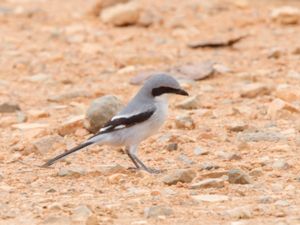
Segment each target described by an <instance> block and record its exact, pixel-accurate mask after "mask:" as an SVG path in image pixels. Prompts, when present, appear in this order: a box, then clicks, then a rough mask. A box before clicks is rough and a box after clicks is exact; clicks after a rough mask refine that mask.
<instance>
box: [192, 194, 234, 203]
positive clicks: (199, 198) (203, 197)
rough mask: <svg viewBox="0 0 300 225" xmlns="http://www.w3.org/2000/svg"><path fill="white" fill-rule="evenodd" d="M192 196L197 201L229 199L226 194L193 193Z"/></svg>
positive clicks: (222, 200)
mask: <svg viewBox="0 0 300 225" xmlns="http://www.w3.org/2000/svg"><path fill="white" fill-rule="evenodd" d="M191 197H192V199H194V200H195V201H197V202H224V201H228V199H229V198H228V196H226V195H193V196H191Z"/></svg>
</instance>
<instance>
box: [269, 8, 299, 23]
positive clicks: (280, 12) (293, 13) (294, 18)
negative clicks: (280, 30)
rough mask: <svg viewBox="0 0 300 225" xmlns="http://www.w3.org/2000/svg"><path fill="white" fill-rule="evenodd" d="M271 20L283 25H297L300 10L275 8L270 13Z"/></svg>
mask: <svg viewBox="0 0 300 225" xmlns="http://www.w3.org/2000/svg"><path fill="white" fill-rule="evenodd" d="M271 18H272V20H274V21H276V22H278V23H280V24H283V25H288V24H298V23H299V22H300V9H299V8H296V7H292V6H282V7H279V8H275V9H273V10H272V12H271Z"/></svg>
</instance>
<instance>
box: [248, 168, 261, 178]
mask: <svg viewBox="0 0 300 225" xmlns="http://www.w3.org/2000/svg"><path fill="white" fill-rule="evenodd" d="M249 175H250V176H253V177H260V176H262V175H263V171H262V170H261V169H260V168H255V169H253V170H251V172H250V173H249Z"/></svg>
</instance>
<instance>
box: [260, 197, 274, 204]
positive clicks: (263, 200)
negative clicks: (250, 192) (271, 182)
mask: <svg viewBox="0 0 300 225" xmlns="http://www.w3.org/2000/svg"><path fill="white" fill-rule="evenodd" d="M258 201H259V203H262V204H269V203H272V202H273V201H274V199H273V198H272V197H270V196H265V195H263V196H260V197H259V200H258Z"/></svg>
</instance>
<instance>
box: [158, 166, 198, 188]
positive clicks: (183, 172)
mask: <svg viewBox="0 0 300 225" xmlns="http://www.w3.org/2000/svg"><path fill="white" fill-rule="evenodd" d="M195 177H196V172H195V171H193V170H190V169H178V170H175V171H173V172H172V173H170V174H168V175H166V176H164V177H163V182H164V183H165V184H168V185H173V184H177V183H178V182H181V183H190V182H191V181H192V180H193V179H194V178H195Z"/></svg>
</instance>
